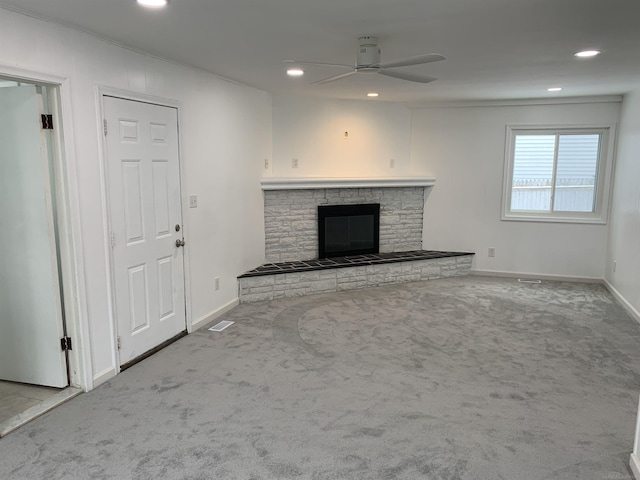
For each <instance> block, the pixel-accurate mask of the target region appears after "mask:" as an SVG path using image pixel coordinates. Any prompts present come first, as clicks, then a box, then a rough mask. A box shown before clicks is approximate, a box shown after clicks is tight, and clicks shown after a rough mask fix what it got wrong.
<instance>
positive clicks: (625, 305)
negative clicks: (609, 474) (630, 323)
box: [604, 279, 640, 480]
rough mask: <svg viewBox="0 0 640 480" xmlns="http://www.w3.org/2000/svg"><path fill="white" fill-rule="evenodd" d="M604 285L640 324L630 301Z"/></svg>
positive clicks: (605, 283)
mask: <svg viewBox="0 0 640 480" xmlns="http://www.w3.org/2000/svg"><path fill="white" fill-rule="evenodd" d="M604 285H605V287H607V290H609V291H610V292H611V295H613V296H614V297H615V299H616V300H617V301H618V302H620V304H621V305H622V306H623V307H624V309H625V310H626V311H627V312H628V313H629V315H631V316H632V317H633V318H634V319H635V321H636V322H639V323H640V312H639V311H638V310H637V309H636V308H635V307H634V306H633V305H631V304H630V303H629V301H628V300H627V299H626V298H624V297H623V296H622V294H621V293H620V292H619V291H618V290H617V289H616V288H615V287H614V286H613V285H611V284H610V283H609V281H608V280H607V279H605V280H604ZM638 480H640V478H639V479H638Z"/></svg>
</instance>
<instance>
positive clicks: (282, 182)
mask: <svg viewBox="0 0 640 480" xmlns="http://www.w3.org/2000/svg"><path fill="white" fill-rule="evenodd" d="M260 183H261V185H262V190H310V189H318V188H373V187H432V186H433V185H435V183H436V179H435V177H386V178H326V177H306V178H304V177H302V178H275V177H274V178H263V179H262V180H261V181H260Z"/></svg>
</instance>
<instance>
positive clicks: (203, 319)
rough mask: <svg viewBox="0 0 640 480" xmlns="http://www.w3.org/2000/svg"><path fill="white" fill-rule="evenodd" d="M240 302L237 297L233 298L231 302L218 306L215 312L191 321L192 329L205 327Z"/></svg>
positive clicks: (193, 330)
mask: <svg viewBox="0 0 640 480" xmlns="http://www.w3.org/2000/svg"><path fill="white" fill-rule="evenodd" d="M239 304H240V300H239V299H237V298H236V299H235V300H231V301H230V302H228V303H227V304H225V305H223V306H222V307H220V308H218V309H217V310H214V311H213V312H210V313H208V314H206V315H205V316H203V317H200V318H198V319H197V320H196V321H195V322H192V323H191V331H192V332H195V331H196V330H197V329H199V328H201V327H204V326H205V325H206V324H207V323H209V322H211V321H212V320H215V319H216V318H218V317H219V316H221V315H223V314H225V313H227V312H228V311H229V310H231V309H232V308H235V307H237V306H238V305H239Z"/></svg>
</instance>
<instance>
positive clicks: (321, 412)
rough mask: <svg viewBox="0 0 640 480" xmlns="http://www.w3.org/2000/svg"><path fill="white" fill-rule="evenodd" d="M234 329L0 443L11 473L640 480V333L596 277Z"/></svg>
mask: <svg viewBox="0 0 640 480" xmlns="http://www.w3.org/2000/svg"><path fill="white" fill-rule="evenodd" d="M222 319H224V320H232V321H235V322H236V323H235V324H234V325H232V326H231V327H229V328H228V329H227V330H225V331H224V332H221V333H213V332H209V331H207V330H205V329H202V330H199V331H198V332H196V333H194V334H192V335H189V336H187V337H184V338H182V339H181V340H179V341H178V342H176V343H174V344H172V345H170V346H169V347H167V348H166V349H164V350H163V351H161V352H159V353H158V354H156V355H154V356H152V357H150V358H148V359H146V360H144V361H143V362H141V363H139V364H137V365H135V366H134V367H132V368H130V369H129V370H127V371H125V372H123V373H122V374H121V375H119V376H118V377H116V378H115V379H113V380H112V381H110V382H108V383H106V384H104V385H102V386H101V387H99V388H97V389H95V390H94V391H92V392H90V393H88V394H84V395H81V396H79V397H77V398H75V399H73V400H71V401H70V402H68V403H66V404H64V405H62V406H61V407H59V408H57V409H55V410H53V411H52V412H50V413H48V414H46V415H44V416H43V417H40V418H38V419H37V420H35V421H33V422H32V423H30V424H28V425H26V426H24V427H22V428H20V429H19V430H17V431H15V432H13V433H12V434H10V435H8V436H7V437H5V438H3V439H0V478H1V479H3V480H13V479H48V480H53V479H85V478H87V479H163V480H165V479H244V480H258V479H297V478H300V479H313V480H325V479H417V478H420V479H449V480H454V479H460V480H462V479H464V480H467V479H491V480H496V479H507V480H511V479H534V480H551V479H554V480H568V479H581V480H584V479H597V480H620V479H631V478H632V476H631V474H630V473H629V469H628V467H627V462H628V458H629V454H630V452H631V449H632V447H633V434H634V426H635V417H636V408H637V404H638V393H639V391H640V389H639V388H638V387H639V385H640V361H639V360H640V325H638V324H637V323H636V322H635V321H634V320H632V319H631V318H630V317H629V316H628V315H627V314H626V313H625V312H624V310H623V309H622V308H621V307H620V306H619V305H618V304H617V303H616V302H615V301H614V300H613V298H612V297H611V295H610V294H609V293H608V292H607V291H606V290H605V289H604V287H602V286H600V285H584V284H570V283H546V282H545V283H543V284H541V285H532V284H522V283H518V282H516V281H515V280H512V279H495V278H485V277H471V276H470V277H462V278H452V279H443V280H434V281H430V282H418V283H411V284H403V285H397V286H389V287H381V288H374V289H368V290H361V291H350V292H342V293H336V294H326V295H316V296H310V297H305V298H296V299H288V300H277V301H273V302H267V303H256V304H247V305H241V306H240V307H238V308H236V309H234V310H233V311H231V312H229V313H228V314H226V315H225V316H224V317H223V318H222ZM218 320H220V319H218ZM218 320H216V322H217V321H218Z"/></svg>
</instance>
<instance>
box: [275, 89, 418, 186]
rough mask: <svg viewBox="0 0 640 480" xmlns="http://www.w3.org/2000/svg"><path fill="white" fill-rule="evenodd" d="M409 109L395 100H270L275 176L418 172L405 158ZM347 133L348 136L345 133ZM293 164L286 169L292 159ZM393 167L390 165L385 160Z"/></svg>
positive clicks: (407, 151)
mask: <svg viewBox="0 0 640 480" xmlns="http://www.w3.org/2000/svg"><path fill="white" fill-rule="evenodd" d="M410 131H411V112H410V110H409V109H408V108H407V107H406V106H404V105H400V104H395V103H388V102H380V101H378V100H371V101H366V100H363V101H354V100H316V99H309V98H300V97H286V96H275V97H274V99H273V165H272V169H270V171H268V172H266V175H273V176H275V177H387V176H390V177H398V176H407V175H414V174H415V175H418V174H420V172H418V171H416V170H415V168H414V166H413V165H411V163H410V155H409V141H410ZM345 132H348V135H349V136H348V138H345ZM293 158H297V159H298V168H297V169H294V168H292V166H291V165H292V159H293ZM391 159H393V160H394V161H395V168H390V166H389V163H390V160H391Z"/></svg>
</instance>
